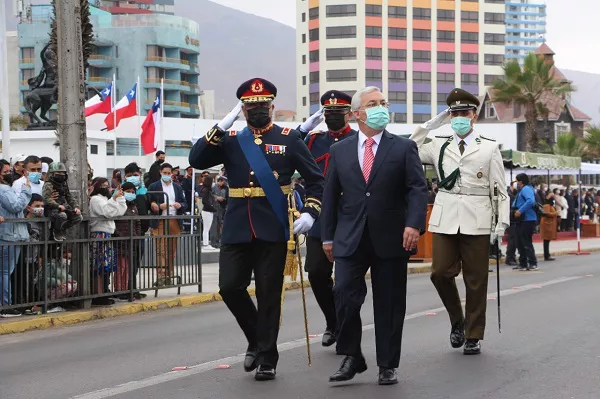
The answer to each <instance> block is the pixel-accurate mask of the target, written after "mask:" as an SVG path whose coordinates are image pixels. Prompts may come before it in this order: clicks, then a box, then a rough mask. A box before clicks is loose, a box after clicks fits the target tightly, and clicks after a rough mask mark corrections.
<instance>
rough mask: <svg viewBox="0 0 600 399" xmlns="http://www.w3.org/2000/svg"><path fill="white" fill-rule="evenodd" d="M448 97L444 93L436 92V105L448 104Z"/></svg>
mask: <svg viewBox="0 0 600 399" xmlns="http://www.w3.org/2000/svg"><path fill="white" fill-rule="evenodd" d="M447 98H448V94H446V93H438V94H437V103H438V105H448V104H447V103H446V100H447Z"/></svg>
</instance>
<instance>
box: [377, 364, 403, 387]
mask: <svg viewBox="0 0 600 399" xmlns="http://www.w3.org/2000/svg"><path fill="white" fill-rule="evenodd" d="M397 383H398V374H396V370H395V369H388V368H385V367H379V385H394V384H397Z"/></svg>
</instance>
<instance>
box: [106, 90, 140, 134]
mask: <svg viewBox="0 0 600 399" xmlns="http://www.w3.org/2000/svg"><path fill="white" fill-rule="evenodd" d="M136 97H137V83H136V84H134V85H133V88H132V89H131V90H130V91H128V92H127V94H126V95H125V97H123V98H122V99H121V100H120V101H119V102H118V103H117V105H115V108H114V109H113V110H112V112H111V113H110V114H108V115H107V116H106V118H104V123H105V124H106V130H113V129H114V128H115V126H114V124H115V120H114V114H115V113H116V115H117V120H116V122H117V126H119V122H120V121H121V119H127V118H131V117H132V116H136V115H137V105H136V102H135V99H136Z"/></svg>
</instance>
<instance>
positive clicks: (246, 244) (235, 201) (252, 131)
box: [189, 78, 324, 380]
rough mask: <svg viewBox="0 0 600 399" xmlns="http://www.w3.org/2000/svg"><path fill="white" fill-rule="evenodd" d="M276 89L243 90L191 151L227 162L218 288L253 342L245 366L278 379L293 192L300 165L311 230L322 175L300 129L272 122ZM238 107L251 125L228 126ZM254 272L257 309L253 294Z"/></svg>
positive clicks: (260, 85)
mask: <svg viewBox="0 0 600 399" xmlns="http://www.w3.org/2000/svg"><path fill="white" fill-rule="evenodd" d="M276 95H277V89H276V87H275V86H274V85H273V84H272V83H270V82H269V81H267V80H265V79H261V78H254V79H250V80H248V81H247V82H244V83H243V84H242V85H241V86H240V87H239V89H238V90H237V97H238V99H239V100H240V102H239V103H238V105H237V106H236V107H235V108H234V109H233V111H232V112H230V113H229V114H228V115H227V116H226V117H225V118H224V119H223V120H222V121H221V122H219V123H218V124H217V125H216V126H214V127H213V128H212V129H211V130H210V131H209V132H208V133H207V134H206V136H205V137H204V138H202V139H199V140H198V141H197V142H196V143H195V144H194V147H193V148H192V151H191V152H190V156H189V161H190V165H192V166H193V167H194V168H196V169H206V168H209V167H212V166H214V165H219V164H224V165H225V169H226V170H227V177H228V179H229V186H230V188H229V201H228V206H227V212H226V214H225V219H224V224H223V232H222V238H221V242H222V246H221V254H220V259H219V293H220V295H221V296H222V298H223V301H224V302H225V304H226V305H227V307H228V308H229V310H230V311H231V313H233V315H234V317H235V318H236V320H237V322H238V324H239V326H240V327H241V329H242V331H243V332H244V334H245V336H246V338H247V340H248V349H247V352H246V358H245V361H244V368H245V370H246V371H247V372H250V371H252V370H254V369H255V368H256V374H255V379H256V380H271V379H274V378H275V369H276V367H277V362H278V360H279V354H278V352H277V336H278V333H279V317H280V312H281V291H282V286H283V273H284V267H285V261H286V254H287V240H288V239H289V222H288V202H287V198H286V196H287V194H289V193H290V192H291V186H290V183H291V178H292V175H293V174H294V172H295V171H296V170H297V171H298V172H300V174H301V175H302V177H303V178H304V180H305V181H306V194H307V199H306V202H305V205H304V208H303V209H302V214H301V216H300V217H299V218H298V219H297V220H296V221H295V222H294V226H293V229H294V234H303V233H306V232H308V230H310V228H311V227H312V226H313V224H314V221H315V220H316V219H317V217H318V215H319V212H320V210H321V195H322V191H323V184H324V179H323V175H322V174H321V171H320V170H319V167H318V166H317V164H316V162H315V160H314V159H313V157H312V155H311V154H310V151H309V150H308V148H307V147H306V145H305V144H304V142H303V141H302V139H301V137H300V133H299V132H298V131H296V130H293V129H289V128H282V127H280V126H277V125H275V124H273V122H272V116H273V109H274V106H273V104H272V101H273V100H274V99H275V96H276ZM240 111H243V113H244V116H245V117H246V121H247V125H248V126H247V127H246V128H244V129H243V130H241V131H233V130H231V131H228V129H229V128H230V127H231V126H232V125H233V122H234V121H235V119H237V117H238V114H239V113H240ZM252 272H254V276H255V282H256V300H257V303H258V309H257V308H256V307H255V306H254V303H253V302H252V299H251V298H250V295H249V294H248V292H247V288H248V285H249V284H250V278H251V276H252Z"/></svg>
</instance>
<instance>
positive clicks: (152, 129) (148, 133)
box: [141, 96, 162, 154]
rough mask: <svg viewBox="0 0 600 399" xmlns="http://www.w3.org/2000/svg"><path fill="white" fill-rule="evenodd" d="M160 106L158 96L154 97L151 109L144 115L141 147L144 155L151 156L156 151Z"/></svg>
mask: <svg viewBox="0 0 600 399" xmlns="http://www.w3.org/2000/svg"><path fill="white" fill-rule="evenodd" d="M161 108H162V104H161V101H160V96H158V97H156V100H154V103H153V104H152V108H150V111H148V115H146V120H144V123H142V137H141V141H142V147H143V148H144V154H151V153H153V152H154V151H156V150H157V149H158V132H159V131H160V123H161V120H160V109H161Z"/></svg>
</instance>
